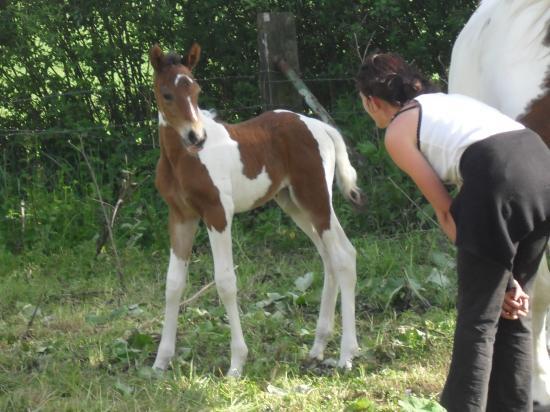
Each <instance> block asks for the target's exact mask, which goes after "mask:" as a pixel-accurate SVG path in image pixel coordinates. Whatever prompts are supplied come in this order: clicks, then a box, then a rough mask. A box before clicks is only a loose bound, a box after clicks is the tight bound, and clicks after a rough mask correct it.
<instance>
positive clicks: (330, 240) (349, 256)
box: [315, 211, 359, 369]
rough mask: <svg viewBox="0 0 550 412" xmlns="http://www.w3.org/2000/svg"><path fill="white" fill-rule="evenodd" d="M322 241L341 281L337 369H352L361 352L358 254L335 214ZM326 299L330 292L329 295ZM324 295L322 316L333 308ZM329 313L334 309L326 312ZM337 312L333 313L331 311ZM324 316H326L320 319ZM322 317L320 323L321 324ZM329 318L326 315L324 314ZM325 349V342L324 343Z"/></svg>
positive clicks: (335, 274)
mask: <svg viewBox="0 0 550 412" xmlns="http://www.w3.org/2000/svg"><path fill="white" fill-rule="evenodd" d="M321 238H322V241H323V244H324V245H325V249H326V251H327V252H328V254H329V256H330V261H331V267H332V270H333V271H334V276H335V278H336V279H337V280H338V283H339V285H340V291H341V298H340V299H341V310H342V340H341V343H340V360H339V362H338V366H340V367H343V368H346V369H351V367H352V360H353V357H354V356H355V355H356V354H357V352H358V351H359V345H358V344H357V334H356V329H355V284H356V282H357V273H356V265H355V261H356V251H355V248H354V247H353V245H352V244H351V242H350V241H349V240H348V238H347V237H346V234H345V233H344V230H343V229H342V226H340V222H338V218H337V217H336V215H335V214H334V212H333V211H332V214H331V219H330V229H329V230H326V231H325V232H323V234H322V237H321ZM327 296H329V297H330V296H331V295H330V291H327ZM324 297H325V291H324V290H323V300H322V301H321V313H323V311H324V310H325V309H324V307H323V305H327V307H328V306H329V305H330V304H331V302H328V298H327V301H325V300H324ZM326 310H327V311H329V310H331V309H326ZM332 311H334V309H332ZM321 316H323V315H321ZM321 316H320V318H319V322H321ZM325 316H326V314H325ZM323 338H325V337H323V336H316V337H315V339H316V344H317V343H318V342H317V341H318V340H319V344H323V342H322V339H323ZM324 344H325V345H326V342H324Z"/></svg>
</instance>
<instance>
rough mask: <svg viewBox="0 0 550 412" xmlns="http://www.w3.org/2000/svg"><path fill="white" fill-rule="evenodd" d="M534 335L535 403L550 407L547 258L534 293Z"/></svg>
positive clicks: (549, 273) (549, 289) (543, 261)
mask: <svg viewBox="0 0 550 412" xmlns="http://www.w3.org/2000/svg"><path fill="white" fill-rule="evenodd" d="M532 295H533V297H532V307H531V310H532V311H533V312H532V313H533V315H532V316H533V320H532V333H533V354H534V357H533V379H532V381H531V382H532V390H533V401H535V402H538V403H539V404H541V405H550V358H549V357H548V348H547V346H546V345H547V342H546V334H547V332H546V330H545V323H546V322H547V321H548V318H547V311H548V306H549V304H550V272H549V271H548V265H547V263H546V256H544V257H543V258H542V261H541V264H540V266H539V270H538V272H537V277H536V279H535V285H534V288H533V293H532Z"/></svg>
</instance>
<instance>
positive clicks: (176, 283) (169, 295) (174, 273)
mask: <svg viewBox="0 0 550 412" xmlns="http://www.w3.org/2000/svg"><path fill="white" fill-rule="evenodd" d="M188 267H189V261H187V260H184V259H181V258H179V257H178V256H177V255H176V254H175V253H174V251H173V250H172V249H170V263H169V264H168V274H167V276H166V307H165V313H164V325H163V328H162V338H161V341H160V345H159V349H158V352H157V357H156V359H155V363H154V365H153V367H154V368H157V369H162V370H164V369H166V367H167V366H168V363H169V362H170V359H172V357H173V356H174V353H175V350H176V329H177V326H178V313H179V304H180V298H181V294H182V293H183V290H184V289H185V285H186V283H187V270H188Z"/></svg>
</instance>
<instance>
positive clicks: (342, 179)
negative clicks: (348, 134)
mask: <svg viewBox="0 0 550 412" xmlns="http://www.w3.org/2000/svg"><path fill="white" fill-rule="evenodd" d="M326 132H327V134H328V135H329V136H330V138H331V139H332V141H333V143H334V148H335V151H336V183H337V184H338V187H339V188H340V190H341V192H342V194H343V195H344V196H345V197H346V198H347V199H348V200H349V201H351V202H352V203H353V204H354V205H356V206H362V205H363V198H362V193H361V189H359V187H358V186H357V172H356V171H355V169H354V168H353V166H352V165H351V162H350V161H349V156H348V151H347V148H346V143H345V142H344V138H343V137H342V135H341V134H340V132H339V131H338V130H336V129H335V128H333V127H331V126H327V128H326Z"/></svg>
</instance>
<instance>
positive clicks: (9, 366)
mask: <svg viewBox="0 0 550 412" xmlns="http://www.w3.org/2000/svg"><path fill="white" fill-rule="evenodd" d="M238 241H239V242H241V243H242V245H241V246H242V247H241V248H236V252H235V255H236V256H235V262H236V264H237V265H238V268H237V272H238V276H239V282H238V283H239V289H240V290H239V304H240V309H241V320H242V324H243V330H244V333H245V339H246V341H247V344H248V346H249V350H250V354H249V360H248V363H247V364H246V366H245V371H244V377H243V378H242V379H240V380H232V379H226V378H225V377H224V376H223V373H224V371H225V370H226V369H227V367H228V365H229V339H230V334H229V327H228V325H227V321H226V316H225V312H224V309H223V307H222V306H221V305H220V303H219V300H218V297H217V294H216V290H215V287H211V288H209V289H207V290H206V291H205V292H204V293H203V294H202V295H201V296H200V297H199V298H198V299H197V300H196V301H194V302H192V304H191V305H189V306H187V307H185V308H183V309H182V313H181V316H180V321H179V323H180V324H179V330H178V342H177V354H176V357H175V358H174V360H173V362H172V365H171V368H170V369H169V370H168V371H166V372H164V373H156V372H153V371H152V369H151V365H152V363H153V360H154V356H155V352H156V345H157V343H158V338H159V333H160V330H161V326H162V314H163V305H164V303H163V296H164V272H165V269H166V265H167V258H166V257H165V253H158V252H157V251H153V252H146V251H142V250H138V249H133V248H126V249H125V250H123V252H122V260H123V265H124V269H125V275H126V277H125V283H126V287H127V289H126V290H125V291H123V290H121V288H120V286H119V284H118V280H117V278H116V273H115V270H114V268H113V262H111V259H110V258H109V257H108V256H106V255H104V256H101V257H100V258H99V259H97V260H96V259H94V248H93V245H92V244H83V245H80V246H79V247H77V248H75V249H73V250H71V251H64V252H60V253H57V254H55V255H49V256H46V255H42V254H38V253H36V254H33V253H27V254H26V255H21V256H11V255H8V254H4V255H2V257H1V258H2V260H3V261H5V262H2V263H1V267H2V268H9V269H8V270H2V272H1V273H0V279H1V281H2V288H1V292H0V293H1V296H0V410H45V411H65V410H82V411H96V410H97V411H106V410H109V411H118V410H120V411H127V410H155V411H157V410H158V411H171V410H197V411H199V410H209V411H210V410H214V411H228V410H229V411H232V410H234V411H275V410H281V411H282V410H284V411H287V410H288V411H326V410H348V411H357V410H373V411H374V410H376V411H396V410H400V408H401V406H400V405H399V402H400V401H401V402H406V401H407V400H408V399H413V398H410V396H414V397H416V398H420V399H421V400H422V401H423V402H424V403H425V404H427V405H431V406H430V407H434V408H435V406H433V405H435V404H434V403H433V402H432V401H433V400H436V399H437V396H438V393H439V391H440V390H441V387H442V384H443V381H444V378H445V374H446V368H447V362H448V359H449V350H450V345H451V337H452V330H453V325H454V315H453V311H452V305H451V304H449V303H448V302H450V301H451V300H452V296H447V295H449V294H451V295H452V293H453V292H452V289H450V290H441V289H440V290H437V288H435V287H433V286H434V285H433V281H432V280H430V273H431V271H432V270H433V269H435V268H438V267H439V268H440V269H438V270H441V271H442V272H444V275H445V276H449V277H451V276H452V275H451V272H452V271H451V270H449V271H446V270H447V269H445V267H446V265H447V264H449V265H450V263H449V262H451V261H452V259H451V258H450V256H449V255H447V254H445V252H441V238H440V237H439V236H438V235H436V234H434V233H417V234H412V235H407V236H403V237H400V238H395V239H374V238H373V239H371V238H368V239H358V240H355V244H356V247H357V249H358V251H359V258H358V272H359V283H358V290H357V295H358V298H357V329H358V338H359V343H360V346H361V348H362V351H361V353H360V355H359V356H358V357H357V359H356V361H355V363H354V368H353V370H352V371H350V372H344V371H339V370H335V369H333V368H331V367H326V366H322V365H318V364H311V363H309V362H307V353H308V350H309V347H310V346H311V344H312V342H313V336H314V330H315V324H316V319H317V311H318V302H319V295H320V290H321V287H322V276H321V272H320V271H321V263H320V261H319V259H318V258H317V256H316V255H315V253H314V251H313V250H312V248H310V247H308V245H307V243H301V242H298V243H299V244H300V245H301V246H300V247H299V248H297V249H295V250H293V251H285V253H284V254H277V253H276V250H277V248H276V247H273V249H270V248H266V247H261V248H257V247H253V245H252V243H251V242H249V241H248V240H247V239H246V238H240V239H238ZM302 245H303V247H302ZM443 250H444V249H443ZM436 252H440V253H443V258H441V256H439V258H441V259H442V261H440V262H439V263H437V262H436V263H433V262H432V261H433V260H434V258H433V256H432V258H431V257H430V254H433V253H436ZM436 256H437V255H436ZM435 260H437V258H435ZM438 265H439V266H438ZM441 267H442V268H443V269H441ZM211 270H212V263H211V259H210V255H209V253H208V250H207V249H205V250H203V248H200V250H198V252H197V253H196V254H195V255H194V257H193V262H192V265H191V270H190V282H189V290H188V291H186V293H185V297H184V299H185V298H186V297H189V296H191V295H192V294H193V293H195V292H196V291H197V290H198V289H199V288H200V287H202V286H203V285H205V284H207V283H209V282H210V281H211V280H212V273H211ZM405 270H406V271H407V272H408V273H409V276H411V277H414V279H415V282H416V283H417V286H416V287H417V289H418V291H417V292H418V294H421V296H422V298H423V299H425V300H426V301H427V302H429V303H430V304H431V305H432V306H431V307H427V306H425V304H424V303H423V302H422V299H421V298H419V297H418V296H417V295H416V294H415V293H414V291H412V287H411V286H410V285H409V286H407V285H408V284H407V283H403V282H402V280H403V279H402V278H401V283H399V281H398V280H399V279H395V278H399V277H400V276H401V274H403V273H404V271H405ZM307 273H312V276H313V282H312V283H311V285H310V286H307V285H306V287H305V290H301V288H304V286H303V285H300V284H297V283H295V280H296V278H299V277H302V276H304V275H306V274H307ZM445 302H446V303H445ZM339 337H340V328H339V322H337V324H336V331H335V335H334V338H333V339H332V340H331V342H330V343H329V346H328V348H327V352H326V357H327V358H334V359H337V357H338V348H339ZM430 402H432V403H430ZM429 410H436V409H429Z"/></svg>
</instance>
